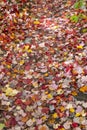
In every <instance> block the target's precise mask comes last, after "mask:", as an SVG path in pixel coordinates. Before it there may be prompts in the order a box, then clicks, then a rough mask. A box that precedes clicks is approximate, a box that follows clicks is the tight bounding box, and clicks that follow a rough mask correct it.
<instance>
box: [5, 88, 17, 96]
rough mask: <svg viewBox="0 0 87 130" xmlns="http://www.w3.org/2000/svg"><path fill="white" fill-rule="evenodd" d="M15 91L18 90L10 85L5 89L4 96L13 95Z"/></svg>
mask: <svg viewBox="0 0 87 130" xmlns="http://www.w3.org/2000/svg"><path fill="white" fill-rule="evenodd" d="M17 93H18V91H17V90H16V89H12V88H10V87H7V88H6V89H5V94H6V96H15V95H16V94H17Z"/></svg>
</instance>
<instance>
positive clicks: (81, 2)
mask: <svg viewBox="0 0 87 130" xmlns="http://www.w3.org/2000/svg"><path fill="white" fill-rule="evenodd" d="M83 5H84V2H83V0H79V1H77V2H76V3H75V4H74V8H75V9H79V8H81V7H82V6H83Z"/></svg>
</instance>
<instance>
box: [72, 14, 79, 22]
mask: <svg viewBox="0 0 87 130" xmlns="http://www.w3.org/2000/svg"><path fill="white" fill-rule="evenodd" d="M70 20H71V21H72V22H75V23H77V22H78V20H79V17H78V16H77V15H73V16H71V18H70Z"/></svg>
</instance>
